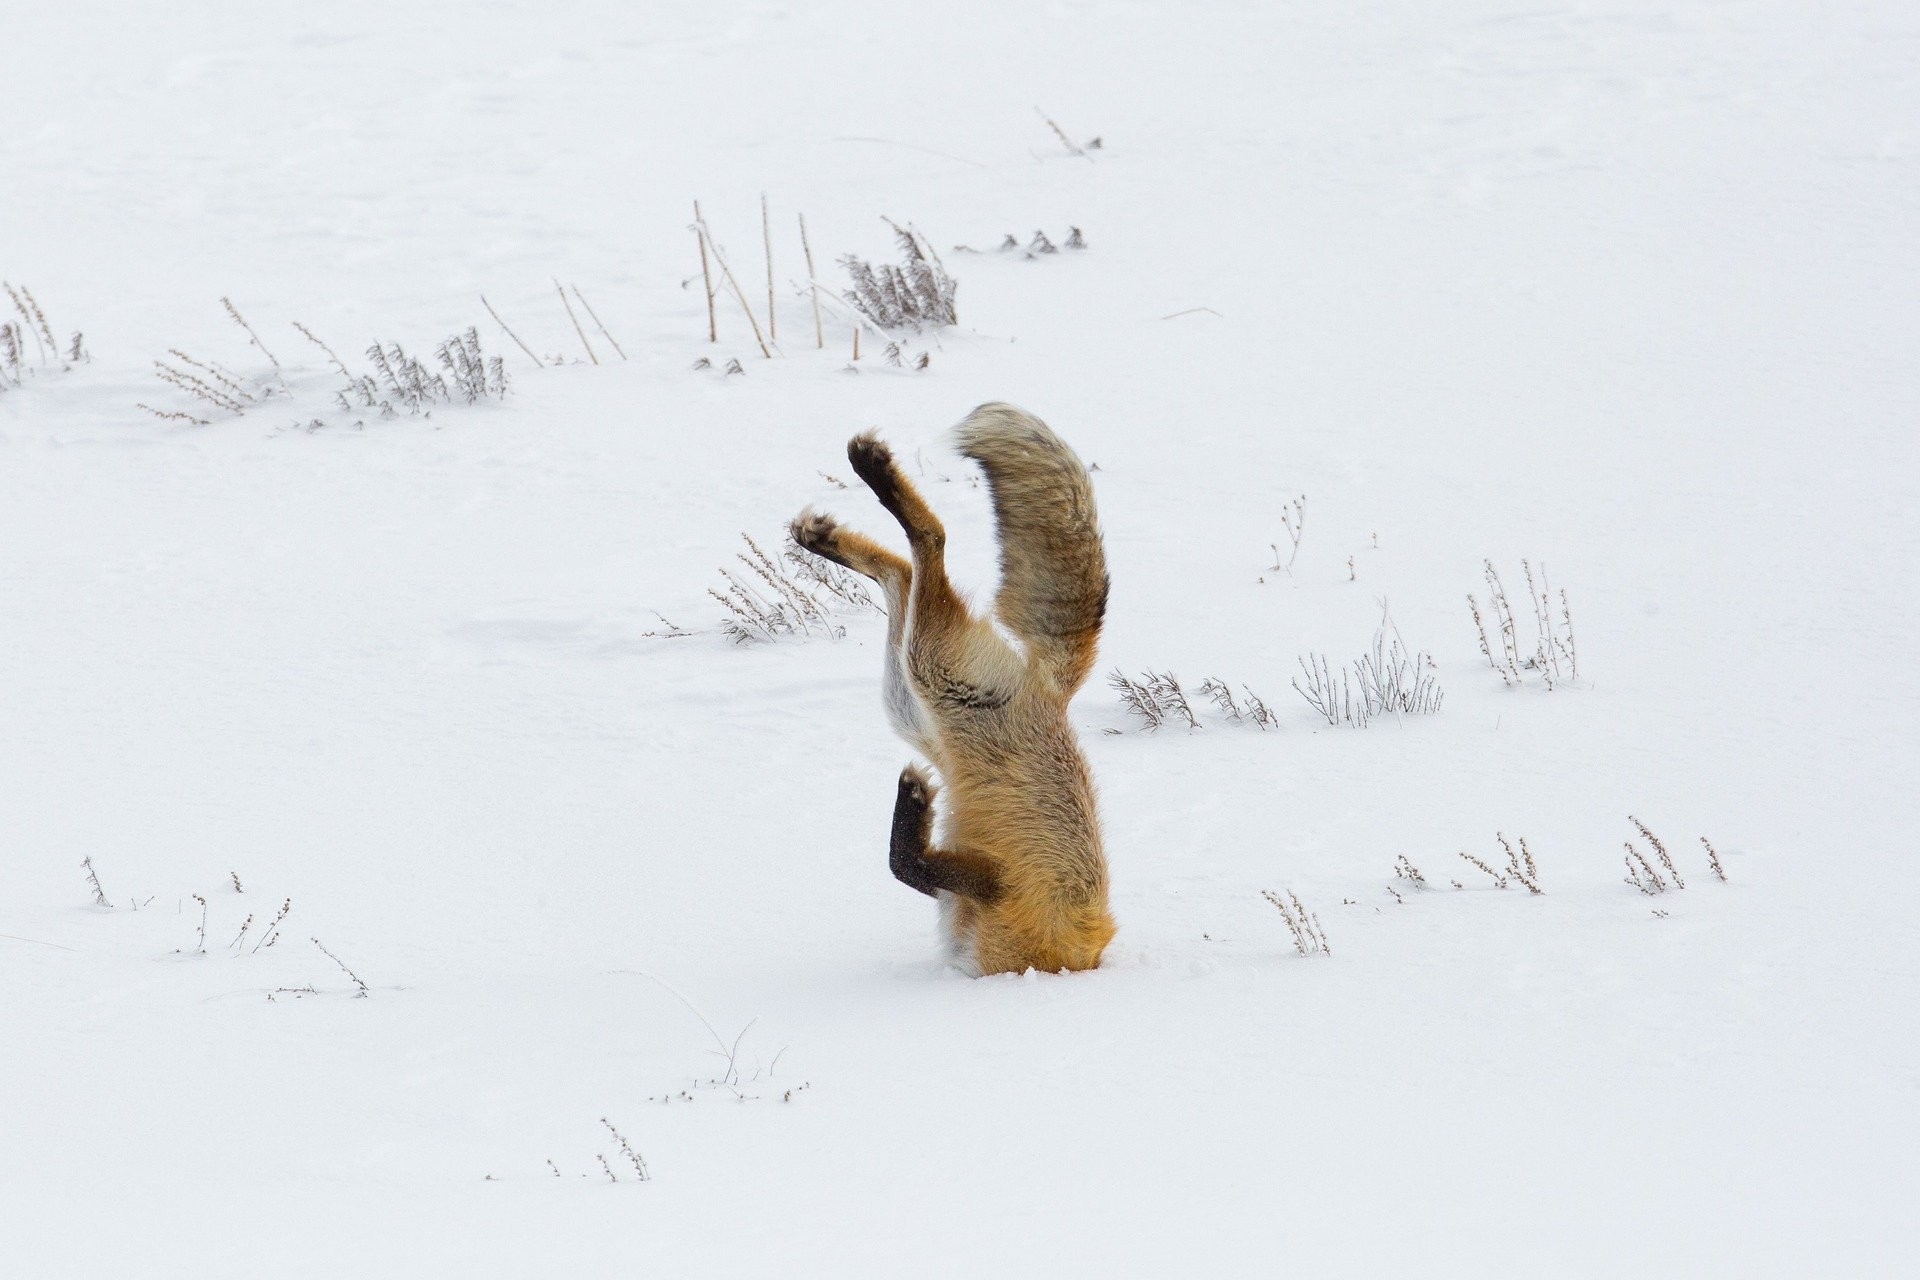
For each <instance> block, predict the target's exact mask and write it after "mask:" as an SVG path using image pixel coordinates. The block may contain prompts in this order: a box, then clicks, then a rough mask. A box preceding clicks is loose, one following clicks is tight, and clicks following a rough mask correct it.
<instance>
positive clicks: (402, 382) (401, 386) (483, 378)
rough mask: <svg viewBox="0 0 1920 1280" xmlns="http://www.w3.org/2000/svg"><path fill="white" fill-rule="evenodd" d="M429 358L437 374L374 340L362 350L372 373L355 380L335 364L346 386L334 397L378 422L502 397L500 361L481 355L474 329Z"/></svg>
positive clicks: (503, 377) (503, 369) (503, 376)
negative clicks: (369, 413)
mask: <svg viewBox="0 0 1920 1280" xmlns="http://www.w3.org/2000/svg"><path fill="white" fill-rule="evenodd" d="M302 332H305V329H304V328H303V329H302ZM315 341H316V342H318V339H315ZM321 346H322V348H323V349H325V344H321ZM328 354H329V355H331V354H332V352H331V350H328ZM434 359H435V361H436V362H437V363H438V364H439V366H440V367H439V369H438V370H435V369H433V368H431V367H430V366H428V365H427V364H425V363H424V362H422V361H421V360H419V359H417V358H415V357H413V356H410V355H408V354H407V352H406V349H405V348H403V347H402V346H401V345H400V344H399V343H397V342H394V343H389V344H386V345H384V346H383V345H382V344H380V343H378V342H376V343H374V344H373V345H371V346H369V347H368V348H367V360H368V362H369V363H370V364H371V365H372V366H373V368H372V372H370V373H363V374H360V375H359V376H357V377H356V376H354V375H353V374H352V373H351V372H349V371H348V370H347V369H346V367H345V366H344V365H341V366H340V368H341V372H342V373H343V374H344V375H345V376H346V379H347V385H346V386H344V387H342V388H341V389H340V390H338V391H336V392H334V398H335V399H336V400H338V401H339V402H340V407H341V408H342V409H344V410H346V411H347V412H348V413H354V412H357V411H359V410H361V409H373V410H377V411H378V412H379V414H380V416H381V417H383V418H394V417H398V416H399V415H400V413H401V412H402V411H403V410H404V411H405V412H407V413H409V414H419V413H422V412H425V413H431V412H432V411H433V409H434V408H435V407H436V406H438V405H451V404H479V403H481V402H482V401H486V400H504V399H506V396H507V385H508V384H507V368H506V362H505V361H504V360H502V359H501V358H500V357H499V356H487V355H485V354H484V353H483V352H482V351H481V349H480V334H479V331H478V330H477V329H475V328H473V327H472V326H469V327H468V329H467V331H466V332H465V333H456V334H454V335H452V336H451V337H449V338H448V339H447V340H446V341H445V342H442V343H441V344H440V345H439V346H438V347H437V348H435V349H434ZM336 362H337V360H336Z"/></svg>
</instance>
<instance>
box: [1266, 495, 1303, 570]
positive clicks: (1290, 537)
mask: <svg viewBox="0 0 1920 1280" xmlns="http://www.w3.org/2000/svg"><path fill="white" fill-rule="evenodd" d="M1280 524H1281V527H1282V528H1284V529H1286V531H1287V541H1288V543H1289V544H1290V549H1289V550H1288V552H1287V558H1286V560H1285V561H1284V562H1283V561H1282V560H1281V559H1280V544H1279V543H1277V542H1271V543H1268V544H1267V545H1268V546H1270V547H1272V548H1273V571H1274V572H1275V573H1286V574H1291V573H1292V572H1293V562H1294V561H1295V560H1298V559H1299V558H1300V540H1301V539H1302V538H1304V537H1306V534H1307V495H1306V494H1304V493H1303V494H1301V495H1300V496H1299V497H1297V498H1289V499H1288V500H1287V501H1285V502H1283V503H1281V504H1280Z"/></svg>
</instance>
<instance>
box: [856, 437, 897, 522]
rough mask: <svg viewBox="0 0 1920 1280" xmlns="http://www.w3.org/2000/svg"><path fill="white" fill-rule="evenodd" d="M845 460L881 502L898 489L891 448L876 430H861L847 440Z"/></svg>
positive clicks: (887, 501) (890, 498) (890, 496)
mask: <svg viewBox="0 0 1920 1280" xmlns="http://www.w3.org/2000/svg"><path fill="white" fill-rule="evenodd" d="M847 462H848V463H849V464H850V465H851V466H852V467H853V473H854V474H855V475H857V476H859V477H860V479H861V480H862V481H864V482H865V483H866V486H867V488H869V489H871V490H873V493H874V496H875V497H877V498H879V499H880V501H881V503H882V504H886V503H889V502H890V501H891V500H892V498H893V496H894V493H895V492H896V490H897V489H898V486H897V485H896V484H895V483H894V479H893V450H891V449H889V448H887V446H886V444H885V443H884V442H882V441H881V439H880V436H879V434H878V433H877V432H873V431H863V432H861V433H860V434H859V435H857V436H855V437H854V438H853V439H851V440H849V441H847Z"/></svg>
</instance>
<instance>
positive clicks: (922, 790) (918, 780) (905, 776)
mask: <svg viewBox="0 0 1920 1280" xmlns="http://www.w3.org/2000/svg"><path fill="white" fill-rule="evenodd" d="M936 790H937V788H936V787H935V786H934V785H933V783H932V782H930V781H929V780H928V779H927V771H926V770H925V769H922V768H921V767H920V766H919V765H917V764H910V765H908V766H907V767H906V768H904V769H902V770H901V771H900V796H899V799H898V800H897V801H896V805H897V807H899V808H901V809H906V810H910V811H913V812H917V813H925V812H926V811H927V810H929V809H931V808H932V807H933V797H934V794H935V792H936Z"/></svg>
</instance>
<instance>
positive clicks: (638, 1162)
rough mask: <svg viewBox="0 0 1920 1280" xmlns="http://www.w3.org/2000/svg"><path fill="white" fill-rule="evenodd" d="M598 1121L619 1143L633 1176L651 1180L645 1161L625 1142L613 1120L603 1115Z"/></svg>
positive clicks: (647, 1180)
mask: <svg viewBox="0 0 1920 1280" xmlns="http://www.w3.org/2000/svg"><path fill="white" fill-rule="evenodd" d="M600 1123H601V1124H603V1125H606V1126H607V1132H608V1133H610V1134H612V1135H613V1140H614V1141H615V1142H617V1143H619V1144H620V1154H621V1155H623V1156H625V1157H626V1158H627V1161H628V1163H630V1164H631V1165H633V1172H634V1176H635V1177H637V1178H638V1179H639V1180H640V1181H642V1182H652V1181H653V1175H652V1174H650V1173H648V1172H647V1162H646V1161H645V1160H642V1159H641V1158H640V1153H639V1152H638V1151H635V1150H634V1149H633V1147H632V1146H631V1145H630V1144H629V1143H628V1142H627V1138H626V1135H625V1134H623V1133H621V1132H620V1131H619V1130H618V1129H616V1128H614V1127H613V1122H612V1121H611V1120H609V1119H607V1118H606V1117H605V1116H601V1117H600Z"/></svg>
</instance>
